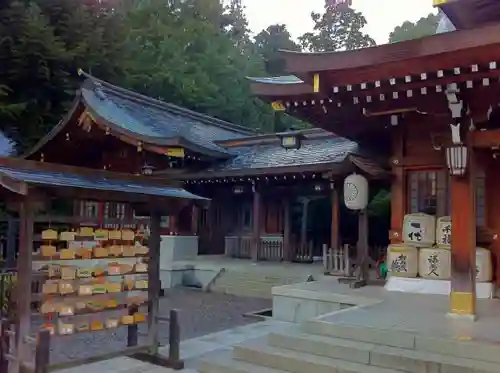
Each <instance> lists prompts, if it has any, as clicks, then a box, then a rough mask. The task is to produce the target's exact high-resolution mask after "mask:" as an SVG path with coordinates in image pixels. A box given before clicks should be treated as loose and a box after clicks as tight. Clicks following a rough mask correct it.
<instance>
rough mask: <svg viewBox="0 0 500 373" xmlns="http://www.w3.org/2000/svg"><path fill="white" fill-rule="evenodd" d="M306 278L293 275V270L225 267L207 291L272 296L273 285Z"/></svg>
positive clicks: (303, 275) (305, 276) (302, 275)
mask: <svg viewBox="0 0 500 373" xmlns="http://www.w3.org/2000/svg"><path fill="white" fill-rule="evenodd" d="M306 280H307V275H306V274H298V275H294V273H293V272H291V273H290V272H285V271H273V272H271V273H270V272H269V271H263V270H261V269H259V268H258V267H256V268H255V269H254V270H252V269H251V268H247V269H245V272H242V271H238V270H235V269H226V270H225V271H224V272H222V273H221V274H220V275H219V276H218V277H217V278H216V279H215V281H214V282H213V283H212V284H211V285H210V287H209V289H208V290H209V291H212V292H214V293H224V294H232V295H238V296H242V297H253V298H268V299H271V298H272V288H273V287H274V286H282V285H289V284H294V283H298V282H304V281H306Z"/></svg>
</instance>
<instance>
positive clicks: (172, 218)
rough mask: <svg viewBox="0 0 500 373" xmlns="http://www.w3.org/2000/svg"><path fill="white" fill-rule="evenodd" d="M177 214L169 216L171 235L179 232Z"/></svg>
mask: <svg viewBox="0 0 500 373" xmlns="http://www.w3.org/2000/svg"><path fill="white" fill-rule="evenodd" d="M177 219H178V218H177V215H170V217H169V223H168V225H169V231H170V234H171V235H175V234H177V233H179V232H178V226H177Z"/></svg>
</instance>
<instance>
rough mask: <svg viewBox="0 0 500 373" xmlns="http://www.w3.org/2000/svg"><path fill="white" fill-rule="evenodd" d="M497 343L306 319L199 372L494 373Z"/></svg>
mask: <svg viewBox="0 0 500 373" xmlns="http://www.w3.org/2000/svg"><path fill="white" fill-rule="evenodd" d="M499 363H500V345H499V344H493V343H486V342H476V341H460V340H457V339H450V338H439V337H431V336H426V335H420V334H418V335H417V334H413V333H411V332H403V331H397V330H382V329H375V328H369V327H358V326H351V325H347V324H333V323H325V322H321V321H309V322H306V323H304V324H303V325H301V326H299V327H294V328H290V329H287V330H286V331H283V332H275V333H271V334H269V335H268V336H267V337H266V338H265V339H258V340H253V341H251V342H250V343H245V344H242V345H239V346H236V347H235V348H234V349H233V351H229V352H225V353H223V354H219V355H217V356H213V357H209V358H207V360H205V361H202V362H201V363H200V366H199V368H198V370H199V372H200V373H285V372H289V373H403V372H405V373H494V372H499V371H500V368H499V365H498V364H499Z"/></svg>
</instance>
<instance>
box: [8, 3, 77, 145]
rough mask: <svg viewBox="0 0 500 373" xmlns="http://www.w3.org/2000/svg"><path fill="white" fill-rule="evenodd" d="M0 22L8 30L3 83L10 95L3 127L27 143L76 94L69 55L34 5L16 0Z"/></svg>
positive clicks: (48, 126)
mask: <svg viewBox="0 0 500 373" xmlns="http://www.w3.org/2000/svg"><path fill="white" fill-rule="evenodd" d="M0 24H1V25H2V30H0V31H2V32H1V34H2V35H8V37H7V38H6V39H4V41H3V43H2V48H1V50H0V54H1V57H0V61H1V65H0V84H2V85H3V87H4V89H3V93H4V99H8V105H6V106H7V110H2V113H0V119H1V120H0V123H1V129H2V130H3V131H4V132H5V133H6V134H7V136H9V137H10V138H12V139H13V140H14V141H16V142H17V143H18V145H20V146H21V148H24V147H26V146H31V145H32V144H33V143H34V142H35V141H37V140H38V139H39V138H40V137H41V136H43V135H44V134H46V133H47V132H48V131H49V130H50V129H51V127H52V125H53V124H54V123H57V121H58V120H59V119H60V117H59V116H60V115H61V114H62V112H63V106H64V104H65V103H66V102H68V100H69V97H70V95H71V94H72V92H70V86H69V85H68V81H67V72H66V71H64V70H63V66H64V64H65V63H67V62H68V60H69V59H70V55H69V54H67V53H66V51H65V49H64V43H63V42H62V41H61V40H60V39H59V38H58V37H57V36H55V34H54V30H53V28H52V27H51V25H50V24H49V21H48V19H47V18H46V17H45V16H44V15H43V14H42V12H41V10H40V8H39V7H38V6H37V5H36V4H33V3H32V4H28V5H26V6H25V5H24V4H22V3H21V2H17V1H15V2H13V3H12V4H11V6H10V7H8V8H6V9H4V10H3V11H2V22H1V23H0ZM4 32H5V33H4ZM13 108H14V110H12V109H13ZM2 114H3V115H2Z"/></svg>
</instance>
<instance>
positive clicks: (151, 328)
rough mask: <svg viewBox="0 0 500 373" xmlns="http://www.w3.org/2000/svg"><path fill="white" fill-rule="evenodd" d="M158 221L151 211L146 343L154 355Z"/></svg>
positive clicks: (158, 243)
mask: <svg viewBox="0 0 500 373" xmlns="http://www.w3.org/2000/svg"><path fill="white" fill-rule="evenodd" d="M160 222H161V214H160V213H159V212H158V211H156V210H152V211H151V222H150V236H149V245H148V246H149V255H148V259H149V260H148V285H149V286H148V297H149V314H148V336H147V340H148V345H149V348H150V351H149V352H150V353H151V354H153V355H156V354H157V353H158V347H159V341H158V316H159V299H158V297H159V296H160V290H161V282H160V240H161V237H160Z"/></svg>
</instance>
